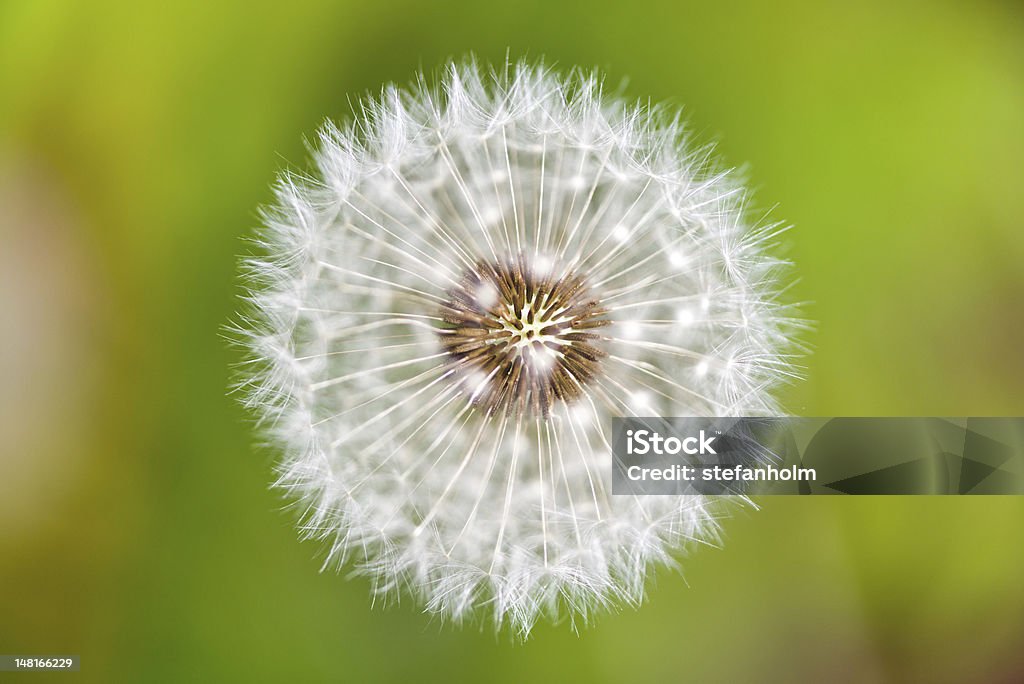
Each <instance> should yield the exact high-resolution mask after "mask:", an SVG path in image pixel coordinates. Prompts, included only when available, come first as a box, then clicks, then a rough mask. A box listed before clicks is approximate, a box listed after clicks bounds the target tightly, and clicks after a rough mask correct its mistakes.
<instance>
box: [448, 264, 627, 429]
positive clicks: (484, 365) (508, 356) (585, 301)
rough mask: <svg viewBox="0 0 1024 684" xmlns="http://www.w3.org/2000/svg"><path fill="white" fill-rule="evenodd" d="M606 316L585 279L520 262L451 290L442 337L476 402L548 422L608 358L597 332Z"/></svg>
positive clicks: (487, 268)
mask: <svg viewBox="0 0 1024 684" xmlns="http://www.w3.org/2000/svg"><path fill="white" fill-rule="evenodd" d="M607 313H608V312H607V310H606V309H603V308H601V305H600V301H599V299H598V298H597V297H595V296H594V294H593V292H592V291H590V290H589V289H588V288H587V287H586V283H585V281H584V279H583V278H582V277H581V276H579V275H577V274H575V273H572V272H569V273H566V272H561V273H559V272H558V271H557V270H556V269H538V268H536V267H534V266H531V263H530V261H529V260H528V259H527V258H526V257H524V256H519V257H517V258H513V259H509V260H507V261H504V262H499V263H493V262H488V261H479V262H477V264H476V266H475V268H473V269H469V270H467V271H466V273H465V274H463V276H462V279H461V281H460V282H459V284H458V285H457V286H456V287H453V288H452V289H450V290H449V291H448V292H447V299H446V301H445V303H444V304H443V305H442V306H441V317H442V319H443V320H444V322H445V324H446V326H445V327H443V328H441V329H440V330H439V331H438V334H439V336H440V339H441V344H442V346H443V347H444V350H445V351H447V352H448V354H449V363H450V364H451V365H452V366H453V368H455V369H456V372H457V373H458V374H460V375H461V376H462V382H463V386H464V387H465V389H466V391H467V392H468V393H469V395H470V400H471V401H472V402H473V403H475V404H477V405H480V406H483V407H484V408H485V409H486V410H487V413H488V414H489V415H490V414H494V413H498V412H504V413H506V414H512V415H517V416H518V415H522V414H523V413H530V414H532V415H535V416H542V417H544V418H546V417H547V416H548V415H549V413H550V411H551V405H552V404H553V403H554V402H555V401H564V402H570V401H572V400H574V399H576V398H578V397H579V396H580V395H581V394H582V393H583V388H584V387H586V386H587V385H588V384H589V383H591V382H593V381H594V379H595V377H596V376H597V374H598V371H599V369H600V363H601V359H602V358H603V357H605V356H606V353H605V352H603V351H602V350H601V349H600V348H599V346H598V345H599V344H600V340H601V339H602V337H601V335H599V334H597V333H595V332H593V331H594V330H595V329H596V328H600V327H603V326H606V325H608V324H609V323H610V321H609V320H608V319H607V318H605V315H606V314H607Z"/></svg>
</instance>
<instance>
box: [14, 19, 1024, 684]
mask: <svg viewBox="0 0 1024 684" xmlns="http://www.w3.org/2000/svg"><path fill="white" fill-rule="evenodd" d="M507 50H508V51H509V52H510V53H511V54H512V55H513V56H521V55H526V56H531V57H539V56H545V57H546V58H548V59H549V60H552V61H554V62H556V63H557V64H559V65H563V66H569V65H576V64H579V65H594V66H599V67H601V68H603V69H604V70H605V71H606V72H607V74H608V76H609V79H610V80H611V81H612V82H613V83H618V82H619V81H621V80H622V79H625V78H627V77H628V79H629V81H628V85H627V88H626V92H627V94H629V95H630V96H635V97H644V98H646V97H651V98H652V99H653V100H655V101H665V100H667V101H669V102H673V103H676V104H680V105H685V106H686V110H687V112H688V114H689V117H690V119H691V121H692V123H693V125H694V127H695V128H696V129H697V130H698V131H699V132H700V133H701V134H702V135H703V136H704V137H705V138H713V139H719V140H720V141H721V143H720V150H721V151H722V153H723V154H724V156H725V158H726V160H728V161H729V162H731V163H733V164H737V163H742V162H749V164H750V165H749V167H748V172H749V177H750V180H751V184H752V185H753V186H754V187H755V188H756V189H757V191H758V197H759V199H760V202H761V203H762V205H764V206H768V205H769V203H772V204H774V203H778V207H777V208H776V209H775V210H774V213H773V216H775V217H777V218H780V219H785V220H787V221H791V222H793V223H794V224H795V226H796V229H795V230H794V231H793V232H792V233H791V250H790V254H789V255H790V256H791V257H792V258H793V259H794V260H795V261H796V262H797V264H798V270H799V274H800V276H801V278H802V279H801V281H800V283H799V285H798V286H797V288H796V290H795V296H796V297H797V298H799V299H806V300H812V301H813V303H812V304H811V305H809V306H808V307H807V308H806V313H807V315H808V316H809V317H810V318H812V319H814V320H815V321H816V322H817V331H816V332H815V333H814V334H813V336H812V338H811V342H812V343H813V345H814V347H815V349H814V353H813V355H812V356H810V357H809V358H808V359H807V376H808V379H807V380H806V381H805V382H803V383H801V384H799V385H797V386H794V387H793V388H791V389H789V390H787V392H786V396H785V404H786V406H787V408H788V409H789V410H790V411H792V412H794V413H801V414H806V415H954V416H961V415H1024V391H1022V380H1024V307H1022V303H1021V302H1022V299H1024V269H1022V264H1024V226H1022V218H1024V191H1022V187H1021V183H1022V177H1024V173H1022V171H1024V12H1022V10H1021V6H1020V5H1019V4H1016V3H1011V2H1005V3H999V2H977V3H946V2H920V3H916V2H902V3H893V2H889V1H885V0H880V1H874V2H864V3H840V2H827V3H817V2H811V1H810V0H807V1H804V2H792V1H788V0H787V1H783V2H778V3H760V2H748V3H721V4H717V3H682V2H674V1H665V2H630V3H614V4H608V5H598V4H596V3H594V2H582V1H580V2H562V3H554V2H551V1H547V2H544V1H540V2H532V1H531V2H527V1H520V2H513V3H481V2H470V1H466V2H458V3H443V4H442V3H430V2H411V1H406V2H393V1H384V2H375V3H368V2H359V3H356V2H307V1H305V0H289V1H288V2H274V3H262V4H260V3H253V2H231V3H216V4H215V3H210V2H203V1H199V2H176V3H136V2H129V1H127V0H123V1H121V2H101V1H95V2H53V1H50V0H35V1H32V2H19V1H13V2H12V1H10V0H8V1H7V2H3V3H0V331H2V332H0V542H2V546H0V653H7V654H16V653H20V654H42V653H74V654H80V655H81V656H82V662H83V669H82V672H81V673H79V674H78V675H69V674H63V675H55V676H54V677H53V678H54V679H55V680H63V679H61V678H66V679H68V680H70V679H79V680H82V681H99V682H113V681H125V682H133V681H168V682H179V681H247V682H254V681H274V682H278V681H297V682H304V681H311V682H313V681H353V682H360V681H385V682H387V681H395V682H398V681H429V680H438V679H440V678H442V677H443V678H445V679H447V680H449V681H452V682H459V681H466V682H481V681H490V682H525V681H584V682H605V681H607V682H621V681H631V682H642V681H659V682H669V681H683V680H693V681H820V680H828V681H857V682H875V681H1004V682H1011V681H1022V680H1024V654H1022V652H1021V645H1022V643H1024V581H1022V577H1024V550H1022V545H1021V538H1022V535H1021V529H1022V522H1024V499H1022V498H1010V497H993V498H983V497H975V498H964V499H960V500H955V499H952V498H947V499H940V498H931V497H918V498H892V499H883V498H873V497H862V498H837V497H821V498H817V499H802V500H798V499H791V498H787V497H775V498H768V499H765V500H763V501H762V502H761V503H762V504H763V508H762V510H760V511H753V510H741V511H739V512H738V513H737V514H736V515H735V517H734V518H733V519H732V520H730V521H729V522H728V523H727V526H726V543H725V545H724V547H723V548H722V549H720V550H716V549H703V550H700V551H698V552H696V553H694V554H693V555H692V557H690V558H688V559H686V561H685V563H684V572H683V573H682V574H681V575H680V574H679V573H675V572H669V571H663V572H660V573H659V574H658V576H657V578H656V581H655V582H652V584H651V586H650V600H649V601H648V603H647V604H646V605H645V606H644V607H643V608H642V609H640V610H639V611H633V610H625V611H623V612H622V613H619V614H609V615H604V616H601V617H600V618H599V619H598V620H597V621H596V623H595V624H594V625H593V626H591V627H590V628H588V629H585V630H584V631H583V632H582V634H581V635H580V636H576V635H575V634H573V633H572V632H571V630H570V629H569V627H568V626H567V625H557V626H551V625H545V626H542V627H540V628H539V629H538V630H537V631H536V632H535V634H534V637H533V638H532V639H531V641H529V642H528V643H527V644H525V645H516V644H514V643H512V641H511V640H510V639H508V638H507V637H496V636H495V635H494V634H493V633H492V632H491V631H490V630H489V628H488V627H486V626H484V627H482V628H481V627H480V626H469V627H465V628H455V627H450V626H445V625H439V624H438V623H437V622H436V621H434V620H432V619H430V618H429V617H427V616H424V615H422V614H420V613H419V612H418V610H417V608H416V606H414V605H412V604H411V603H410V602H403V603H402V604H401V605H397V606H392V607H389V608H385V609H381V608H380V607H379V606H378V607H377V608H371V605H370V591H369V584H368V582H367V581H365V580H361V579H357V580H351V581H347V580H346V579H345V578H344V577H343V576H339V575H336V574H334V573H323V574H321V573H320V572H319V561H318V559H319V558H320V549H318V548H317V547H316V545H315V544H311V543H300V542H299V541H297V539H296V534H295V531H294V529H293V526H292V524H293V516H292V515H291V514H290V513H289V512H287V511H284V510H283V504H282V501H281V500H280V498H279V497H278V496H277V494H276V493H275V492H272V491H270V490H269V489H268V482H269V481H270V479H271V468H272V463H273V458H274V457H273V454H272V453H269V452H267V451H263V450H260V449H258V448H256V447H255V446H254V438H253V436H252V431H251V428H250V426H249V425H248V424H247V417H246V416H245V415H244V412H243V411H242V410H241V409H240V408H239V407H238V406H237V405H236V404H235V402H234V400H233V399H232V398H230V397H228V396H226V392H225V388H226V387H227V386H228V384H229V373H230V371H229V366H230V364H231V363H232V362H234V361H237V360H238V358H237V354H236V352H234V351H232V350H230V349H229V348H228V347H227V346H226V344H225V342H224V341H223V340H222V339H221V336H220V327H221V326H222V325H223V324H224V323H225V322H226V321H227V320H228V319H229V317H230V316H231V315H232V312H233V311H234V310H235V309H236V307H237V300H236V297H237V294H238V285H237V282H236V273H237V262H236V255H239V254H241V253H242V252H243V251H245V249H246V248H245V246H244V244H243V241H242V238H243V236H246V235H250V234H251V232H252V230H253V228H254V226H255V225H256V223H257V218H256V208H257V207H258V206H259V205H260V204H261V203H265V202H268V201H269V200H270V190H269V187H270V183H271V181H272V179H273V178H274V176H275V174H276V173H277V172H278V171H279V170H281V169H283V168H286V167H297V168H303V167H304V166H305V164H306V153H305V150H304V148H303V143H302V138H303V136H304V135H310V134H312V133H313V132H314V131H315V129H316V128H317V126H318V125H319V124H320V123H321V122H322V120H323V119H324V117H327V116H330V117H335V118H343V117H345V116H347V115H348V113H349V112H350V111H351V107H350V100H351V99H352V98H355V97H358V96H360V95H361V94H363V93H364V92H366V91H376V90H378V89H379V88H380V85H381V84H382V83H384V82H387V81H399V82H405V81H408V80H409V79H410V78H411V76H412V75H413V73H414V71H415V70H416V69H418V68H420V67H423V68H427V69H433V68H435V67H436V66H438V65H439V64H440V63H441V62H442V61H443V60H444V59H445V58H447V57H452V56H455V57H457V56H461V55H464V54H465V53H467V52H469V51H473V52H475V53H476V54H477V55H479V56H480V57H481V58H484V59H487V60H492V61H501V60H503V59H504V58H505V55H506V51H507ZM46 678H47V676H46V675H39V674H36V675H31V676H28V675H19V677H18V679H17V681H21V679H25V680H28V679H32V680H33V681H36V680H40V681H41V680H44V679H46Z"/></svg>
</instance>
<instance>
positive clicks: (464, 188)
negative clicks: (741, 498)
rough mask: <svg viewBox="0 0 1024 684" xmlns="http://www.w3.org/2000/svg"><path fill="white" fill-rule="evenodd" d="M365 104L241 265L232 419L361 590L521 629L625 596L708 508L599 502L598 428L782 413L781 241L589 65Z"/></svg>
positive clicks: (601, 437)
mask: <svg viewBox="0 0 1024 684" xmlns="http://www.w3.org/2000/svg"><path fill="white" fill-rule="evenodd" d="M362 107H363V109H362V112H361V113H360V114H359V115H358V116H357V117H356V119H355V121H354V122H353V123H351V124H349V125H348V126H347V127H346V128H337V127H335V126H334V125H330V124H328V125H327V126H326V127H325V128H324V129H323V130H322V131H321V133H320V137H319V140H318V143H317V145H316V157H315V160H316V172H315V174H313V176H312V177H311V178H305V177H301V178H300V177H298V176H294V175H288V174H286V175H284V176H283V177H282V178H281V180H280V182H279V183H278V186H277V203H276V206H275V208H273V209H272V210H270V211H268V212H267V215H266V230H265V232H264V244H263V247H264V250H265V252H266V254H267V256H266V257H262V258H256V259H253V260H251V262H250V265H251V269H252V272H253V276H254V277H253V284H252V288H251V297H250V300H251V303H252V304H253V307H254V313H253V314H252V315H251V316H249V317H248V318H247V322H246V324H245V325H244V326H242V327H243V332H244V333H245V335H246V338H247V340H248V345H249V348H250V349H251V351H252V354H253V357H254V360H255V361H256V363H253V364H250V366H247V367H248V368H258V370H257V371H254V372H252V375H251V376H250V377H249V378H247V380H246V382H245V385H246V388H247V390H248V403H249V404H250V405H251V406H252V407H254V408H255V409H256V410H257V411H258V412H259V413H260V415H261V416H263V417H264V418H265V424H266V425H267V426H268V429H269V431H270V432H271V433H272V435H273V437H274V438H275V439H276V441H277V443H278V444H279V445H280V446H281V447H282V449H283V451H284V457H283V459H282V462H281V465H280V479H279V484H280V485H281V486H282V487H285V488H286V489H287V490H289V491H290V492H291V493H292V495H293V497H294V499H295V500H296V501H297V502H299V505H300V506H301V510H302V511H303V512H304V514H305V517H304V520H303V528H302V529H303V531H304V533H305V534H306V535H308V536H309V537H315V538H319V539H323V540H326V541H327V543H328V545H329V554H328V558H329V561H330V562H332V563H333V562H338V563H341V562H349V561H351V562H352V563H353V564H354V566H355V567H356V568H357V569H358V570H359V571H360V572H362V573H364V574H366V575H368V576H370V577H371V578H373V581H374V592H375V594H377V595H379V596H382V597H384V596H389V595H392V594H393V593H394V592H396V591H411V592H412V593H413V594H415V595H416V596H417V597H418V598H419V600H420V601H421V602H422V605H423V606H424V607H425V608H426V609H427V610H429V611H431V612H434V613H437V614H440V615H443V616H446V617H449V618H453V619H456V620H458V619H462V618H466V617H468V616H470V615H473V614H475V613H477V612H479V611H480V610H487V611H489V612H490V613H491V614H492V615H493V618H494V621H495V622H496V623H497V624H499V625H502V624H508V625H511V627H512V628H513V629H514V630H515V631H516V632H517V633H519V634H520V635H522V636H526V635H527V634H528V633H529V631H530V629H531V628H532V627H533V625H534V624H535V623H536V621H537V620H538V619H539V618H540V617H542V616H546V617H548V618H551V619H558V618H560V617H563V616H566V615H568V616H570V617H571V618H572V619H573V620H583V621H585V620H587V619H588V618H589V617H590V616H591V615H592V614H593V613H594V612H595V611H596V610H597V609H600V608H605V607H610V606H614V605H616V604H619V603H626V604H631V605H636V604H638V603H639V602H640V601H641V600H642V598H643V591H644V583H645V577H646V575H647V573H648V572H649V571H650V569H651V568H652V567H653V566H655V565H657V564H659V563H662V564H663V563H671V562H672V558H673V554H674V553H676V552H677V551H678V550H679V549H681V548H682V547H683V546H684V545H685V544H686V543H687V542H690V541H698V542H708V541H714V540H715V539H716V533H717V525H716V522H715V517H716V510H715V505H716V501H715V500H713V499H710V498H707V497H699V496H691V497H665V496H652V497H618V496H616V497H613V496H611V493H610V489H611V483H610V465H611V458H610V453H609V442H610V436H609V434H608V432H609V430H610V418H611V417H612V416H616V415H645V414H646V415H650V414H651V413H659V414H661V415H698V416H699V415H736V414H768V413H772V412H775V411H776V406H775V404H774V403H773V400H772V398H771V395H770V394H769V389H770V388H772V387H773V386H774V385H775V384H777V383H778V382H779V381H781V380H783V379H785V378H786V377H788V376H790V375H791V374H792V369H791V364H790V361H789V358H788V356H787V352H786V350H787V349H790V348H791V345H790V341H789V339H788V338H789V335H790V333H791V332H792V330H793V329H794V327H795V324H794V321H793V320H792V318H791V317H790V316H789V314H788V312H787V310H786V309H785V307H783V306H781V305H780V304H778V303H777V301H776V295H775V292H776V288H775V283H776V275H775V274H776V270H777V268H778V267H779V266H780V262H779V261H777V260H775V259H772V258H770V257H768V256H767V255H766V253H765V249H766V246H767V245H766V242H767V241H768V240H769V239H772V238H773V237H774V236H775V235H777V234H778V232H779V231H778V230H777V227H769V228H771V229H766V228H765V227H760V228H753V229H751V228H749V227H748V226H747V225H746V223H745V221H744V216H745V212H744V199H743V193H742V191H741V190H740V189H739V187H738V186H737V185H735V184H734V183H733V182H732V181H731V180H730V178H729V176H728V175H727V174H724V173H719V172H718V171H717V170H715V169H713V168H710V167H708V165H707V161H706V160H707V159H708V150H706V149H696V148H692V147H690V146H689V142H688V140H687V138H686V136H685V134H684V130H683V128H682V126H681V125H680V124H679V123H678V122H677V121H676V120H674V119H671V118H669V117H666V116H664V115H663V114H662V113H661V112H660V111H657V110H655V111H651V110H648V109H644V108H641V107H637V106H630V105H628V104H626V103H623V102H622V101H620V100H618V99H615V98H610V97H607V96H606V95H605V94H604V93H603V91H602V86H601V81H600V80H599V79H598V78H597V77H596V76H594V75H591V74H587V73H582V72H575V73H573V74H572V75H569V76H559V75H557V74H555V73H553V72H552V71H550V70H548V69H546V68H543V67H533V66H529V65H523V64H520V65H509V66H506V67H505V68H504V69H502V70H499V71H494V72H489V71H486V70H483V69H481V68H479V67H478V66H476V65H474V64H472V63H470V64H465V65H461V66H459V65H453V66H450V67H449V68H448V70H447V72H446V74H445V76H444V77H443V78H442V79H441V83H440V85H439V86H438V87H436V88H435V87H431V86H429V85H428V84H427V83H426V81H425V79H420V80H419V81H418V82H417V83H416V84H415V85H414V86H412V87H411V88H409V89H406V90H401V89H397V88H387V89H386V90H385V91H384V93H383V95H382V96H381V97H380V98H377V99H374V100H370V101H367V102H365V103H364V104H363V105H362ZM698 312H699V313H698ZM741 322H742V323H741ZM716 359H717V360H721V359H729V360H734V359H735V360H742V362H740V361H730V362H729V363H728V364H722V363H721V362H720V361H717V360H716ZM726 365H727V366H728V372H709V371H710V370H711V369H718V368H719V367H722V368H725V366H726Z"/></svg>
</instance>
